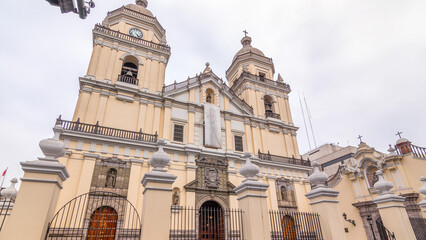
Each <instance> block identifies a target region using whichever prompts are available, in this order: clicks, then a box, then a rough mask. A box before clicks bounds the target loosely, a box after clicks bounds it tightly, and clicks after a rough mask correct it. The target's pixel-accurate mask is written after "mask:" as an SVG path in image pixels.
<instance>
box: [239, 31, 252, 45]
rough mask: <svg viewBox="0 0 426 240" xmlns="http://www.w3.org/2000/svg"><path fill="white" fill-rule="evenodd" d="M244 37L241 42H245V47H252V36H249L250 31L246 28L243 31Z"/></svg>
mask: <svg viewBox="0 0 426 240" xmlns="http://www.w3.org/2000/svg"><path fill="white" fill-rule="evenodd" d="M243 33H244V37H243V38H242V39H241V44H243V47H246V46H248V47H250V46H251V37H249V36H247V34H248V32H247V31H246V30H244V31H243Z"/></svg>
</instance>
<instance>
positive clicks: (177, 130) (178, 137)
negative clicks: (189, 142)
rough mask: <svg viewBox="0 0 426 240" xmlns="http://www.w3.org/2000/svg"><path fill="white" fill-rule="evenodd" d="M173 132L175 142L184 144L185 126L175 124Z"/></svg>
mask: <svg viewBox="0 0 426 240" xmlns="http://www.w3.org/2000/svg"><path fill="white" fill-rule="evenodd" d="M174 126H175V127H174V130H173V141H176V142H183V125H179V124H175V125H174Z"/></svg>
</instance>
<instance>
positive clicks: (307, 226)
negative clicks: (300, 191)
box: [269, 211, 324, 240]
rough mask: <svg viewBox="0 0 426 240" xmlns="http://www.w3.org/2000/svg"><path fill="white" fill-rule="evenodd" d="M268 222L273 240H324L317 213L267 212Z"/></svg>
mask: <svg viewBox="0 0 426 240" xmlns="http://www.w3.org/2000/svg"><path fill="white" fill-rule="evenodd" d="M269 220H270V221H269V222H270V226H271V239H273V240H324V238H323V236H322V232H321V225H320V221H319V215H318V214H317V213H306V212H286V211H269Z"/></svg>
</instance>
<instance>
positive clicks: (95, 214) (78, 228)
mask: <svg viewBox="0 0 426 240" xmlns="http://www.w3.org/2000/svg"><path fill="white" fill-rule="evenodd" d="M140 235H141V223H140V218H139V214H138V213H137V211H136V209H135V207H134V206H133V205H132V204H131V203H130V202H129V201H128V200H127V199H126V197H124V196H121V195H118V194H115V193H110V192H90V193H85V194H82V195H80V196H78V197H76V198H74V199H72V200H71V201H69V202H68V203H67V204H65V205H64V206H63V207H62V208H61V209H60V210H59V211H58V212H57V213H56V214H55V216H54V217H53V219H52V221H51V222H50V223H49V226H48V229H47V233H46V238H45V239H49V240H50V239H52V240H58V239H73V240H78V239H84V240H86V239H87V240H92V239H93V240H95V239H103V240H114V239H129V240H136V239H138V240H139V239H140Z"/></svg>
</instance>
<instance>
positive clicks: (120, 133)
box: [56, 116, 158, 143]
mask: <svg viewBox="0 0 426 240" xmlns="http://www.w3.org/2000/svg"><path fill="white" fill-rule="evenodd" d="M56 124H60V125H61V126H62V128H63V129H64V130H69V131H76V132H84V133H92V134H98V135H103V136H111V137H118V138H125V139H132V140H137V141H143V142H154V143H155V142H157V138H158V135H157V132H156V133H155V134H148V133H143V132H142V129H141V130H139V132H133V131H128V130H122V129H117V128H110V127H103V126H100V125H99V123H98V122H97V123H96V124H87V123H81V122H80V118H79V119H77V121H75V122H72V121H66V120H62V119H61V116H59V118H58V119H56Z"/></svg>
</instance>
